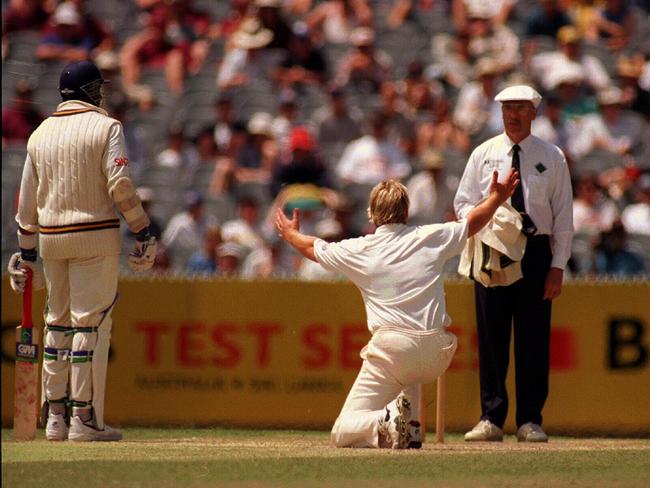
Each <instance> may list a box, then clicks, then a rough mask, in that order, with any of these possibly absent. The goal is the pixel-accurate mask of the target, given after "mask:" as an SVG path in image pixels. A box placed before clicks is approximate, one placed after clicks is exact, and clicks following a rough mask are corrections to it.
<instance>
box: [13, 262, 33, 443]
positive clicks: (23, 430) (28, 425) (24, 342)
mask: <svg viewBox="0 0 650 488" xmlns="http://www.w3.org/2000/svg"><path fill="white" fill-rule="evenodd" d="M26 272H27V281H26V282H25V291H24V293H23V316H22V323H21V324H20V325H19V326H18V327H16V368H15V378H14V439H15V440H19V441H31V440H33V439H34V438H35V437H36V419H37V417H38V403H39V394H38V339H39V337H38V330H37V329H35V328H34V327H33V323H32V271H31V270H26Z"/></svg>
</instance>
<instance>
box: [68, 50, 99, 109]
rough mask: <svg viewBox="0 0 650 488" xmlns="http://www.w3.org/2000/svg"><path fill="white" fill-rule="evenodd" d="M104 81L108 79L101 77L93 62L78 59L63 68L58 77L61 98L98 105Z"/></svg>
mask: <svg viewBox="0 0 650 488" xmlns="http://www.w3.org/2000/svg"><path fill="white" fill-rule="evenodd" d="M104 83H109V81H108V80H105V79H103V78H102V74H101V73H100V71H99V69H98V68H97V66H95V64H94V63H92V62H91V61H79V62H76V63H72V64H69V65H67V66H66V67H65V68H63V71H62V72H61V77H60V78H59V93H60V94H61V98H62V99H63V100H81V101H84V102H89V103H92V104H93V105H97V106H99V105H100V104H101V102H102V90H101V87H102V85H103V84H104Z"/></svg>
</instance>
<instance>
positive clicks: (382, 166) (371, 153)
mask: <svg viewBox="0 0 650 488" xmlns="http://www.w3.org/2000/svg"><path fill="white" fill-rule="evenodd" d="M368 125H369V127H370V130H369V133H368V134H366V135H365V136H362V137H361V138H359V139H357V140H355V141H352V142H350V143H349V144H348V145H347V146H346V148H345V150H344V151H343V155H342V156H341V159H340V160H339V162H338V164H337V166H336V175H337V176H338V178H339V180H340V181H341V183H343V184H348V183H356V184H365V185H375V184H377V183H379V182H380V181H383V180H386V179H390V178H394V179H402V178H406V177H407V176H408V175H409V174H410V173H411V165H410V164H409V162H408V161H407V159H406V156H405V154H404V153H403V151H402V150H401V149H400V148H399V147H398V146H397V145H395V144H394V143H392V142H391V141H390V140H388V137H387V136H388V120H387V118H386V116H385V115H384V113H383V112H381V111H375V112H374V113H373V114H372V115H371V116H370V118H369V124H368Z"/></svg>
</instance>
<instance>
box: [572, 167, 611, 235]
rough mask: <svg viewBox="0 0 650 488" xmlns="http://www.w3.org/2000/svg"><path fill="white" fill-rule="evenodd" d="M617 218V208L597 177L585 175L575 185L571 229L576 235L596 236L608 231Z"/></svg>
mask: <svg viewBox="0 0 650 488" xmlns="http://www.w3.org/2000/svg"><path fill="white" fill-rule="evenodd" d="M617 218H618V208H617V207H616V204H615V203H614V202H613V201H612V200H610V199H609V198H608V197H607V196H606V195H605V192H604V191H603V190H602V188H601V186H600V184H599V183H598V175H596V174H595V173H587V174H585V175H583V176H582V177H580V179H579V180H578V182H577V184H576V197H575V200H574V201H573V228H574V230H575V232H576V233H580V234H588V235H597V234H599V233H600V232H604V231H607V230H609V229H610V228H611V227H612V224H613V223H614V221H615V220H616V219H617Z"/></svg>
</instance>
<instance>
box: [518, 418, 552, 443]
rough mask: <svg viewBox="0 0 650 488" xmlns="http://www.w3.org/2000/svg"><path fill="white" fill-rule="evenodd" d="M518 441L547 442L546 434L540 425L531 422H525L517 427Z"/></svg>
mask: <svg viewBox="0 0 650 488" xmlns="http://www.w3.org/2000/svg"><path fill="white" fill-rule="evenodd" d="M517 440H518V441H519V442H548V436H547V435H546V432H544V430H543V429H542V427H541V426H540V425H538V424H534V423H532V422H527V423H525V424H524V425H522V426H521V427H519V429H517Z"/></svg>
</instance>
